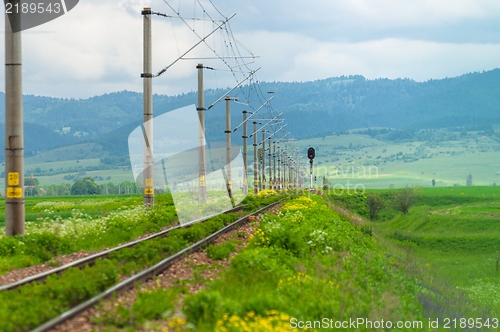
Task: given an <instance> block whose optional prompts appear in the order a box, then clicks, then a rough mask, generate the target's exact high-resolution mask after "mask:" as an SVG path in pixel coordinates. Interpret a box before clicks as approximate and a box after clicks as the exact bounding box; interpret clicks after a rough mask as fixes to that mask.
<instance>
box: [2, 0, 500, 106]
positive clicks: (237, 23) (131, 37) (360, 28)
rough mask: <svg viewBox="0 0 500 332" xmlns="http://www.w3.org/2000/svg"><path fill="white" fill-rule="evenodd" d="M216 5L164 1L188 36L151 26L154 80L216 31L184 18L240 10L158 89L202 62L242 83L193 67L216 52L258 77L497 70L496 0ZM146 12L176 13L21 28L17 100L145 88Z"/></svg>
mask: <svg viewBox="0 0 500 332" xmlns="http://www.w3.org/2000/svg"><path fill="white" fill-rule="evenodd" d="M212 2H213V4H214V5H215V6H217V8H218V10H219V11H220V12H221V13H222V15H221V14H219V13H217V12H216V11H215V10H214V9H213V7H212V5H211V3H210V1H209V0H199V1H198V0H189V1H188V0H182V1H181V2H179V0H168V3H169V4H170V6H171V7H172V8H173V9H174V11H179V12H180V14H181V16H182V17H184V18H185V20H186V22H187V23H188V24H189V25H190V27H191V29H193V30H194V32H193V31H191V30H189V29H188V28H187V27H186V25H184V23H183V22H182V20H180V19H179V18H171V19H170V18H164V17H158V16H155V17H154V18H153V44H154V46H153V54H154V56H153V71H154V72H158V71H159V70H161V69H162V68H163V67H165V66H167V65H169V64H171V63H172V62H173V61H175V60H176V59H177V58H178V57H179V55H181V54H182V53H184V51H186V50H187V49H189V48H190V47H191V46H192V45H194V44H195V43H196V42H197V40H198V39H197V37H196V35H195V33H196V34H198V35H203V34H206V33H208V32H210V31H211V30H212V28H213V26H214V25H213V23H211V22H209V21H203V20H192V19H191V18H193V17H196V18H202V19H207V18H208V17H209V16H210V17H212V18H215V19H217V20H221V19H223V17H229V16H231V15H232V14H233V13H236V16H234V17H233V18H232V19H231V20H230V21H229V24H230V30H226V29H220V32H219V30H218V31H217V32H216V33H214V34H213V35H212V36H211V37H210V39H207V44H208V46H207V45H204V44H202V45H200V46H198V47H197V48H196V49H195V50H194V51H193V52H192V53H190V54H188V56H187V57H189V58H194V59H186V60H181V61H179V62H177V63H176V64H174V65H173V66H172V67H171V68H169V69H168V70H167V72H166V73H165V74H164V75H162V76H161V77H158V78H155V79H154V83H153V84H154V85H153V89H154V92H155V93H158V94H170V95H173V94H179V93H183V92H190V91H193V90H195V89H196V70H195V67H196V63H198V62H203V63H204V64H208V65H210V66H213V67H214V68H216V69H218V70H216V71H213V72H210V73H208V72H207V74H206V81H207V84H206V85H207V87H222V88H224V87H228V86H233V85H234V84H235V82H236V81H238V80H239V79H240V78H241V77H244V75H243V73H242V75H243V76H241V77H239V78H238V77H236V78H233V76H232V75H231V72H230V71H229V70H227V66H226V65H225V64H224V63H223V62H222V61H221V60H212V59H204V60H201V59H200V58H205V57H206V58H210V57H214V56H215V55H219V56H222V57H223V56H225V55H232V54H238V55H241V56H244V57H245V58H242V59H240V60H238V61H239V63H240V64H241V63H242V62H246V61H251V60H252V59H250V58H246V56H248V55H250V54H253V55H256V56H258V58H256V59H255V63H251V64H249V65H248V67H245V68H249V69H256V68H261V69H260V70H259V71H258V72H257V74H256V76H257V79H258V80H261V81H309V80H316V79H322V78H327V77H332V76H341V75H355V74H359V75H363V76H365V77H366V78H369V79H374V78H398V77H401V78H411V79H414V80H417V81H426V80H428V79H439V78H444V77H453V76H458V75H462V74H464V73H468V72H474V71H483V70H491V69H494V68H498V67H500V1H498V0H438V1H436V0H432V1H431V0H308V1H298V0H252V1H248V0H246V1H243V0H212ZM200 4H201V6H203V8H205V10H206V12H207V13H206V14H204V13H203V11H202V10H201V6H200ZM146 6H151V7H152V9H153V10H154V11H157V12H163V13H167V14H174V12H173V11H172V9H171V8H169V6H168V5H167V4H166V3H165V1H164V0H149V1H148V0H128V1H127V0H81V1H80V3H79V4H78V5H77V6H76V7H75V8H74V9H73V10H72V11H70V12H68V13H67V14H65V15H64V16H62V17H60V18H58V19H56V20H54V21H51V22H49V23H46V24H44V25H41V26H38V27H35V28H32V29H30V30H27V31H24V32H23V69H24V76H23V85H24V86H23V88H24V93H25V94H35V95H45V96H53V97H67V98H87V97H90V96H94V95H99V94H103V93H110V92H114V91H121V90H132V91H141V90H142V81H141V78H140V73H141V72H142V16H141V15H140V11H141V9H142V8H143V7H146ZM2 24H3V23H2ZM228 31H229V32H232V35H231V34H228ZM231 36H234V38H235V39H232V38H230V37H231ZM213 50H215V53H214V51H213ZM233 51H235V52H238V53H235V52H233ZM225 52H227V54H226V53H225ZM1 53H2V54H1V57H2V59H3V57H4V55H3V52H1ZM227 62H228V64H229V65H231V64H232V63H233V62H231V61H230V60H227ZM3 75H4V72H3V71H2V72H1V76H2V78H1V79H2V81H3ZM1 90H2V91H3V90H4V87H3V86H2V88H1Z"/></svg>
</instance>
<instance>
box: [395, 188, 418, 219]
mask: <svg viewBox="0 0 500 332" xmlns="http://www.w3.org/2000/svg"><path fill="white" fill-rule="evenodd" d="M416 199H417V187H410V186H408V185H406V187H404V188H401V189H398V190H397V191H396V192H395V193H394V197H393V204H394V208H395V209H396V210H398V211H401V212H403V214H407V213H408V210H409V209H410V206H411V205H412V204H413V203H414V202H415V200H416Z"/></svg>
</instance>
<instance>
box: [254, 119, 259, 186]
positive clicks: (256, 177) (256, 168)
mask: <svg viewBox="0 0 500 332" xmlns="http://www.w3.org/2000/svg"><path fill="white" fill-rule="evenodd" d="M253 193H254V194H255V195H257V194H258V193H259V163H258V161H257V121H254V122H253Z"/></svg>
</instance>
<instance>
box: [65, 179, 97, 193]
mask: <svg viewBox="0 0 500 332" xmlns="http://www.w3.org/2000/svg"><path fill="white" fill-rule="evenodd" d="M100 193H101V188H100V187H99V185H98V184H97V183H95V180H94V179H93V178H91V177H89V176H87V177H85V178H83V180H77V181H75V183H74V184H73V185H72V186H71V195H95V194H100Z"/></svg>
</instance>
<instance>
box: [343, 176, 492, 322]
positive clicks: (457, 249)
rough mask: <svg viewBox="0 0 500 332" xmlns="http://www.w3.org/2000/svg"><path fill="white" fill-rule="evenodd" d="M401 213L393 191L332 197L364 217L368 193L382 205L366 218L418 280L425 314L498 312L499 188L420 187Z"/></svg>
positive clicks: (473, 315) (469, 315) (398, 261)
mask: <svg viewBox="0 0 500 332" xmlns="http://www.w3.org/2000/svg"><path fill="white" fill-rule="evenodd" d="M417 192H418V194H417V200H416V201H415V203H414V205H413V206H412V207H411V208H410V210H409V212H408V214H406V215H404V214H402V213H401V212H399V211H396V210H395V209H394V208H393V207H392V204H391V199H392V197H393V196H394V193H395V190H368V191H367V193H366V195H365V196H360V195H351V196H349V195H344V196H342V197H341V196H336V197H334V198H333V199H334V201H336V202H337V203H338V204H340V205H343V206H344V207H348V208H350V209H351V210H354V211H356V212H358V213H359V214H361V215H363V216H365V217H368V213H367V211H368V205H367V204H366V198H365V197H368V196H369V195H372V194H376V195H379V196H380V197H381V198H382V200H383V201H384V204H385V207H384V209H383V210H382V211H381V212H380V214H379V217H378V219H375V220H373V221H370V222H367V223H366V225H365V226H367V227H371V228H372V229H373V232H374V233H375V234H376V235H377V237H378V238H379V239H380V240H381V241H382V243H384V244H385V246H386V247H387V248H389V252H391V255H393V257H394V261H395V264H402V265H404V266H405V269H406V270H407V271H408V275H409V276H411V277H415V278H417V279H418V280H419V283H420V285H421V286H422V289H423V291H422V292H421V294H420V301H421V303H422V304H423V305H424V307H425V309H426V316H428V317H439V318H443V317H450V316H451V315H453V316H454V317H466V318H476V317H478V318H479V317H482V318H483V319H486V318H488V317H489V318H494V317H496V318H498V317H499V316H500V267H499V263H500V262H499V260H500V200H499V198H500V187H493V186H490V187H448V188H444V187H443V188H420V189H419V190H418V191H417Z"/></svg>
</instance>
